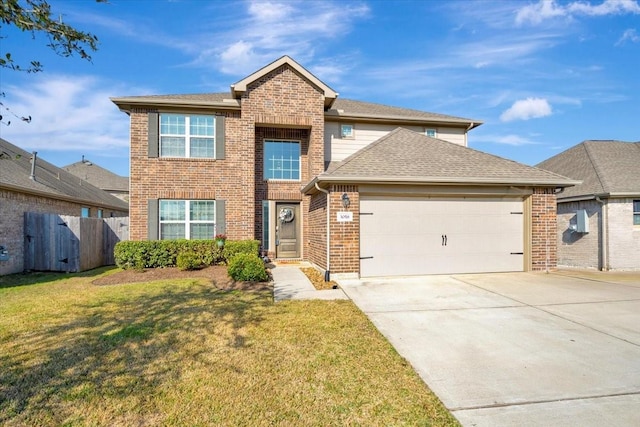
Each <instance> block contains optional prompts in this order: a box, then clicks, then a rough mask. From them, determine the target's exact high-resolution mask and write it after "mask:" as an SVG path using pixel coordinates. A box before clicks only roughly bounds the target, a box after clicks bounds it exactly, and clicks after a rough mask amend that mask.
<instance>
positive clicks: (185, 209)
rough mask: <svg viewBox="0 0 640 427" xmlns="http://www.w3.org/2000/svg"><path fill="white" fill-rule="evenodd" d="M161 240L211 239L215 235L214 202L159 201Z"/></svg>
mask: <svg viewBox="0 0 640 427" xmlns="http://www.w3.org/2000/svg"><path fill="white" fill-rule="evenodd" d="M158 210H159V217H160V218H159V219H160V220H159V225H160V234H159V237H160V239H161V240H167V239H213V237H214V236H215V235H216V202H215V200H160V201H159V206H158Z"/></svg>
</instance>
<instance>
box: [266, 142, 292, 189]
mask: <svg viewBox="0 0 640 427" xmlns="http://www.w3.org/2000/svg"><path fill="white" fill-rule="evenodd" d="M264 178H265V179H278V180H291V181H294V180H295V181H300V142H299V141H271V140H270V141H265V142H264Z"/></svg>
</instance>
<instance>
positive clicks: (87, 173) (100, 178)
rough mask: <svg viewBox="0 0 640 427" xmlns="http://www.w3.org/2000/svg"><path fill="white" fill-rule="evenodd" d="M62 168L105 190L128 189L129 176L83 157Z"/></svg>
mask: <svg viewBox="0 0 640 427" xmlns="http://www.w3.org/2000/svg"><path fill="white" fill-rule="evenodd" d="M62 169H64V170H66V171H67V172H69V173H71V174H73V175H75V176H77V177H79V178H82V179H84V180H85V181H87V182H89V183H90V184H93V185H95V186H96V187H98V188H100V189H102V190H105V191H122V192H124V191H129V178H127V177H124V176H120V175H117V174H115V173H113V172H111V171H110V170H107V169H105V168H103V167H101V166H98V165H96V164H95V163H93V162H91V161H88V160H85V159H84V158H83V160H82V161H80V162H75V163H72V164H70V165H67V166H63V167H62Z"/></svg>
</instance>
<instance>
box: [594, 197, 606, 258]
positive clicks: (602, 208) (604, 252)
mask: <svg viewBox="0 0 640 427" xmlns="http://www.w3.org/2000/svg"><path fill="white" fill-rule="evenodd" d="M595 199H596V202H598V203H600V209H601V210H602V218H601V222H602V224H601V225H600V227H601V228H602V267H601V270H602V271H608V270H609V250H608V248H609V233H608V232H607V228H608V227H607V226H608V216H609V215H607V204H606V202H605V201H604V200H602V199H601V198H600V196H595Z"/></svg>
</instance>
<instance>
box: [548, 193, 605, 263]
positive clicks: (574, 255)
mask: <svg viewBox="0 0 640 427" xmlns="http://www.w3.org/2000/svg"><path fill="white" fill-rule="evenodd" d="M578 209H585V210H586V211H587V216H588V217H589V233H586V234H585V233H576V232H574V231H572V230H571V229H570V225H572V224H576V211H577V210H578ZM557 212H558V227H557V231H558V233H557V236H558V265H560V266H563V267H578V268H594V269H599V268H602V261H603V260H602V256H603V253H602V251H601V247H600V241H601V239H602V226H601V224H602V205H601V204H600V203H598V202H597V201H595V200H588V201H582V202H570V203H558V210H557Z"/></svg>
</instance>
